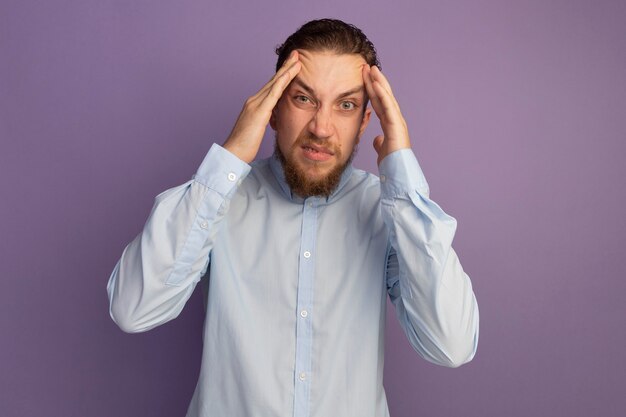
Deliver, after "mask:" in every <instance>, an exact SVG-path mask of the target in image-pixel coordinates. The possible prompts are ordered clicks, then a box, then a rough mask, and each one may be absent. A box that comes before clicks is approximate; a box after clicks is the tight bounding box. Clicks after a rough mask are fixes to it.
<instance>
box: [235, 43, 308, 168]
mask: <svg viewBox="0 0 626 417" xmlns="http://www.w3.org/2000/svg"><path fill="white" fill-rule="evenodd" d="M301 67H302V64H301V63H300V61H299V60H298V52H297V51H293V52H292V53H291V55H289V58H287V59H286V60H285V62H284V63H283V66H282V67H280V69H279V70H278V71H277V72H276V74H274V76H273V77H272V79H271V80H270V81H269V82H268V83H267V84H265V85H264V86H263V88H261V90H260V91H259V92H258V93H256V94H255V95H253V96H252V97H250V98H248V99H247V100H246V103H245V104H244V106H243V109H242V110H241V113H240V114H239V117H238V118H237V122H235V127H233V130H232V132H230V135H229V136H228V139H226V142H224V145H223V147H224V149H226V150H228V151H229V152H231V153H233V154H234V155H235V156H237V157H238V158H239V159H241V160H242V161H244V162H246V163H248V164H249V163H250V162H252V161H253V160H254V158H255V157H256V154H257V152H259V147H260V146H261V141H262V140H263V135H264V134H265V128H266V127H267V124H268V123H269V121H270V117H271V115H272V110H273V109H274V107H275V106H276V103H278V100H279V99H280V97H281V96H282V94H283V91H285V88H287V86H288V85H289V83H290V82H291V80H293V79H294V77H295V76H296V75H298V72H300V68H301Z"/></svg>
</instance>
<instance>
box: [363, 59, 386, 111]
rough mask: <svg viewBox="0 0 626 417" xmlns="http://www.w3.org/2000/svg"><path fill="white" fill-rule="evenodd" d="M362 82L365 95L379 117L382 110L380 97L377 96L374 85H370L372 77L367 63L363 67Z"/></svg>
mask: <svg viewBox="0 0 626 417" xmlns="http://www.w3.org/2000/svg"><path fill="white" fill-rule="evenodd" d="M363 82H364V84H365V91H366V92H367V96H368V97H369V99H370V102H371V103H372V107H373V108H374V111H375V112H376V115H378V117H380V115H381V114H382V112H383V108H382V104H381V102H380V98H379V97H378V95H377V93H376V91H375V90H374V87H373V85H372V77H371V69H370V67H369V66H368V65H365V66H364V67H363Z"/></svg>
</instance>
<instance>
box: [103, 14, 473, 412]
mask: <svg viewBox="0 0 626 417" xmlns="http://www.w3.org/2000/svg"><path fill="white" fill-rule="evenodd" d="M277 53H278V55H279V57H278V63H277V66H276V67H277V71H276V74H275V75H274V77H273V78H272V79H271V80H270V81H269V82H268V83H267V84H266V85H265V86H264V87H263V88H262V89H261V90H260V91H259V92H258V93H257V94H255V95H254V96H252V97H250V98H249V99H248V100H247V101H246V104H245V105H244V107H243V110H242V112H241V114H240V116H239V118H238V119H237V122H236V123H235V126H234V128H233V130H232V132H231V134H230V136H229V137H228V139H227V140H226V141H225V142H224V144H223V146H221V147H220V146H218V145H213V146H212V147H211V149H210V151H209V152H208V154H207V156H206V157H205V159H204V161H203V162H202V164H201V165H200V168H199V169H198V171H197V173H196V175H195V176H194V178H193V180H191V181H189V182H187V183H186V184H183V185H181V186H179V187H176V188H172V189H170V190H168V191H165V192H164V193H162V194H160V195H159V196H157V198H156V202H155V205H154V208H153V210H152V212H151V214H150V217H149V218H148V221H147V223H146V225H145V227H144V229H143V232H142V233H141V234H140V235H139V236H137V238H136V239H135V240H134V241H133V242H131V243H130V244H129V245H128V247H127V248H126V249H125V251H124V253H123V255H122V257H121V259H120V261H119V262H118V264H117V266H116V267H115V270H114V271H113V274H112V275H111V278H110V281H109V284H108V293H109V299H110V304H111V308H110V312H111V316H112V318H113V319H114V320H115V322H116V323H117V324H118V325H119V326H120V327H121V328H122V329H123V330H125V331H128V332H140V331H145V330H149V329H151V328H153V327H155V326H158V325H160V324H162V323H164V322H166V321H168V320H171V319H173V318H175V317H176V316H177V315H178V314H179V313H180V311H181V310H182V308H183V306H184V305H185V303H186V301H187V299H188V298H189V296H190V295H191V293H192V291H193V289H194V287H195V284H196V283H197V282H198V281H199V280H200V277H201V276H202V275H204V273H205V272H206V271H207V270H208V276H209V283H208V285H209V289H208V299H207V313H206V321H205V327H204V351H203V357H202V368H201V372H200V377H199V381H198V384H197V387H196V390H195V393H194V396H193V399H192V401H191V404H190V406H189V410H188V414H187V415H188V416H190V417H191V416H194V417H195V416H208V417H222V416H228V417H238V416H241V417H244V416H285V417H287V416H297V417H304V416H313V417H325V416H328V417H349V416H354V417H367V416H372V417H382V416H388V415H389V413H388V409H387V402H386V397H385V391H384V389H383V385H382V378H383V357H384V330H385V311H386V310H385V306H386V296H387V294H389V297H390V298H391V300H392V302H393V303H394V305H395V308H396V312H397V316H398V318H399V320H400V323H401V325H402V327H403V329H404V331H405V333H406V335H407V337H408V339H409V341H410V343H411V345H412V346H413V347H414V348H415V350H416V351H417V352H418V353H419V354H420V355H422V356H423V357H424V358H426V359H427V360H429V361H431V362H434V363H437V364H441V365H446V366H452V367H455V366H459V365H461V364H463V363H465V362H467V361H469V360H470V359H471V358H472V357H473V355H474V353H475V349H476V344H477V340H478V309H477V305H476V301H475V297H474V294H473V292H472V288H471V283H470V280H469V277H468V276H467V275H466V274H465V273H464V272H463V269H462V268H461V265H460V263H459V260H458V258H457V256H456V254H455V252H454V251H453V250H452V248H451V242H452V238H453V235H454V232H455V228H456V222H455V220H454V219H453V218H451V217H449V216H448V215H446V214H445V213H444V212H443V211H442V210H441V209H440V208H439V206H437V205H436V204H435V203H434V202H433V201H431V200H430V199H429V198H428V186H427V183H426V180H425V179H424V176H423V174H422V172H421V170H420V168H419V165H418V163H417V160H416V158H415V156H414V154H413V152H412V150H411V146H410V142H409V135H408V130H407V126H406V123H405V121H404V119H403V117H402V114H401V112H400V108H399V106H398V103H397V102H396V100H395V98H394V96H393V93H392V90H391V87H390V85H389V83H388V82H387V80H386V79H385V77H384V76H383V74H382V73H381V71H380V69H379V68H378V60H377V58H376V52H375V50H374V47H373V45H372V44H371V42H370V41H369V40H367V38H366V37H365V35H364V34H363V33H362V32H361V31H360V30H359V29H357V28H356V27H354V26H352V25H348V24H346V23H344V22H341V21H338V20H330V19H323V20H317V21H312V22H309V23H307V24H305V25H304V26H302V27H301V28H300V29H299V30H298V31H297V32H295V33H294V34H293V35H291V36H290V37H289V38H288V39H287V41H286V42H285V43H284V44H283V45H281V46H280V47H279V48H278V49H277ZM368 100H369V102H371V106H372V107H373V109H374V111H375V112H376V114H377V115H378V118H379V119H380V122H381V127H382V131H383V135H381V136H378V137H377V138H376V139H374V148H375V149H376V152H377V153H378V165H379V171H380V179H379V178H378V177H376V176H374V175H372V174H368V173H365V172H363V171H360V170H357V169H354V168H353V167H352V166H351V163H350V162H351V160H352V156H353V154H354V152H355V150H356V146H357V144H358V142H359V140H360V138H361V135H362V134H363V131H364V129H365V127H366V126H367V124H368V122H369V120H370V115H371V109H370V108H369V107H368ZM268 123H269V124H270V125H271V127H272V129H273V130H275V132H276V148H275V154H274V155H273V156H272V157H271V158H269V159H267V160H263V161H258V162H255V163H252V161H253V160H254V158H255V157H256V154H257V151H258V149H259V146H260V143H261V140H262V137H263V134H264V131H265V128H266V126H267V124H268ZM249 164H252V166H250V165H249Z"/></svg>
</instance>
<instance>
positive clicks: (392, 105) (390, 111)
mask: <svg viewBox="0 0 626 417" xmlns="http://www.w3.org/2000/svg"><path fill="white" fill-rule="evenodd" d="M372 89H373V90H374V92H375V94H376V96H377V98H378V102H379V106H380V109H379V111H380V113H378V112H376V114H377V115H378V117H379V118H381V119H384V120H385V121H387V122H391V123H394V122H399V121H400V117H401V113H400V106H399V105H398V102H397V101H396V99H395V98H394V97H393V96H392V95H391V94H389V92H388V91H387V89H386V88H385V87H384V86H383V85H382V84H381V83H380V82H379V81H373V82H372Z"/></svg>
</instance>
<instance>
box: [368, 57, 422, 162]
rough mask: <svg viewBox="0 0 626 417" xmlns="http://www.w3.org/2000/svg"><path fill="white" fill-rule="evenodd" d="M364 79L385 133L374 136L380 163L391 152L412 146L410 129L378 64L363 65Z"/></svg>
mask: <svg viewBox="0 0 626 417" xmlns="http://www.w3.org/2000/svg"><path fill="white" fill-rule="evenodd" d="M363 81H364V83H365V90H366V91H367V95H368V96H369V99H370V102H371V103H372V107H373V108H374V111H375V112H376V115H377V116H378V119H379V120H380V127H381V128H382V130H383V134H382V135H379V136H376V138H374V149H375V150H376V152H377V153H378V161H377V163H378V165H380V162H381V161H382V160H383V159H384V158H385V157H386V156H387V155H389V154H390V153H392V152H394V151H397V150H399V149H405V148H410V147H411V142H410V140H409V130H408V128H407V125H406V121H405V120H404V117H402V112H401V111H400V106H399V105H398V102H397V101H396V98H395V97H394V96H393V92H392V91H391V86H390V85H389V82H388V81H387V79H386V78H385V76H384V75H383V73H382V72H381V71H380V70H379V69H378V67H377V66H375V65H373V66H372V67H370V66H369V65H363Z"/></svg>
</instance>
